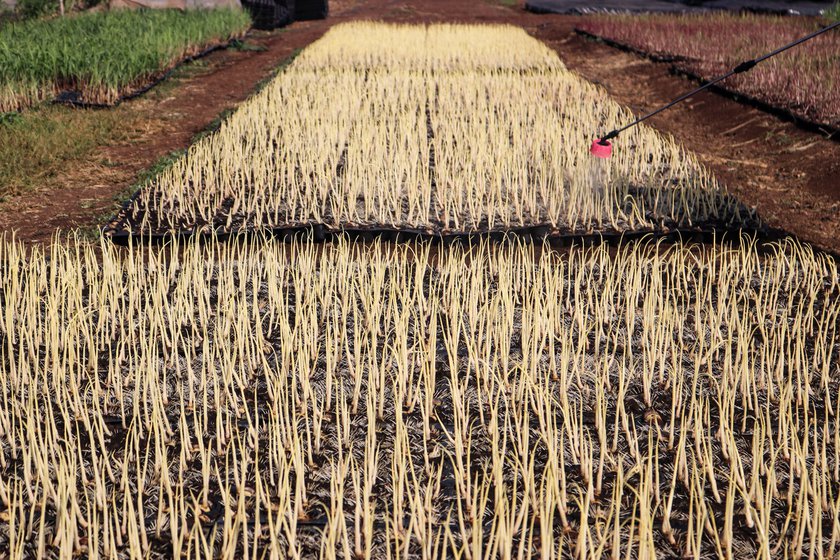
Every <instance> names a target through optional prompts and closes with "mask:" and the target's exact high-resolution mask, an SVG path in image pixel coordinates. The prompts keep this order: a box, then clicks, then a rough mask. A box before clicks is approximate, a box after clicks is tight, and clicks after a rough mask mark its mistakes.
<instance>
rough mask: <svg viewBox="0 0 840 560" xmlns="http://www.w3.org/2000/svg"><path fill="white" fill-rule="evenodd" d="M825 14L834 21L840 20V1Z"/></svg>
mask: <svg viewBox="0 0 840 560" xmlns="http://www.w3.org/2000/svg"><path fill="white" fill-rule="evenodd" d="M825 15H826V16H827V17H828V18H829V19H832V20H834V21H840V2H836V3H835V4H834V5H833V6H832V7H830V8H829V9H828V11H826V13H825Z"/></svg>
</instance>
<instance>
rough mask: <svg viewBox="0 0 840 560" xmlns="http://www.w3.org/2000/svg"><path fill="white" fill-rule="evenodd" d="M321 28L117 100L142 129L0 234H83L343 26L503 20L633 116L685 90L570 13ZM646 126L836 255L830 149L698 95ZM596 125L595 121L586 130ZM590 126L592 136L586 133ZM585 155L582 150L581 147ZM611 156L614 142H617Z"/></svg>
mask: <svg viewBox="0 0 840 560" xmlns="http://www.w3.org/2000/svg"><path fill="white" fill-rule="evenodd" d="M331 8H332V15H331V17H330V18H329V19H328V20H326V21H315V22H302V23H295V24H293V25H292V26H290V27H288V28H287V29H285V30H283V31H282V32H279V33H274V34H271V35H268V36H261V37H258V38H256V39H251V41H252V42H256V43H259V44H262V45H263V46H265V47H266V50H265V51H262V52H239V51H221V52H217V53H214V54H212V55H210V56H209V57H207V58H206V59H205V61H204V62H205V64H206V66H207V71H202V72H199V73H197V74H196V75H195V76H192V77H187V78H184V79H181V80H178V82H177V83H175V84H174V85H172V84H170V85H168V86H164V88H165V89H164V90H163V94H162V95H161V94H160V93H158V94H156V95H147V96H144V97H142V98H140V99H137V100H134V101H131V102H129V103H128V104H127V106H128V110H130V111H131V113H132V116H133V117H137V118H138V120H139V122H142V123H143V124H144V126H143V127H142V130H141V131H140V132H139V133H138V134H135V135H133V138H132V141H131V142H130V143H124V144H120V145H114V146H109V147H106V148H104V149H103V150H101V152H100V153H98V154H97V157H96V158H92V159H91V161H87V162H76V163H74V164H72V165H70V166H68V168H67V169H66V170H65V172H64V173H63V174H61V175H60V176H59V177H58V178H56V179H55V180H54V181H50V182H49V184H47V185H44V187H43V188H41V189H37V190H35V191H32V192H29V193H26V194H24V195H21V196H19V197H17V198H13V199H11V200H9V201H7V202H5V203H3V204H2V205H0V229H2V230H13V229H14V230H17V232H18V237H19V238H21V239H23V240H26V241H36V242H37V241H49V239H50V238H51V237H52V235H53V233H54V231H55V230H57V229H62V230H68V229H72V228H91V227H93V226H96V225H98V224H100V223H102V222H103V221H104V219H105V218H106V217H107V216H108V215H109V214H110V213H111V212H112V211H113V210H114V208H115V199H117V198H118V197H119V196H120V195H121V194H123V193H125V192H126V189H127V188H128V187H130V186H131V185H132V184H134V183H136V181H137V177H138V175H139V174H140V173H141V172H142V171H143V170H144V169H147V168H149V167H150V166H151V165H153V164H154V162H156V161H157V160H158V159H159V158H161V157H162V156H165V155H166V154H167V153H170V152H172V151H174V150H177V149H180V148H183V147H185V146H187V145H188V144H189V142H190V140H191V138H192V137H193V136H194V135H195V134H196V133H198V132H200V131H201V130H203V129H204V128H206V126H207V125H208V124H209V123H210V122H212V121H213V119H214V118H216V117H217V116H218V115H219V113H221V112H222V111H223V110H225V109H229V108H232V107H234V106H236V105H237V104H238V103H240V102H241V101H242V100H244V99H245V98H246V97H247V96H248V94H249V93H250V92H251V91H253V89H254V87H255V86H256V84H257V83H258V82H259V81H260V80H262V79H263V78H265V77H266V76H268V75H269V74H270V72H271V70H272V69H273V68H274V67H276V66H277V65H279V64H280V63H281V62H282V61H283V60H284V59H286V58H287V57H289V56H290V55H291V54H292V53H293V52H294V51H295V50H296V49H300V48H303V47H305V46H306V45H308V44H309V43H311V42H312V41H314V40H316V39H317V38H318V37H320V36H321V35H322V34H323V33H324V32H325V31H326V30H327V29H328V28H329V27H330V26H331V25H334V24H335V23H338V22H342V21H347V20H352V19H376V20H384V21H399V22H415V23H417V22H434V21H453V22H509V23H512V24H515V25H520V26H522V27H524V28H525V29H526V30H528V31H529V32H530V33H531V34H532V35H534V36H535V37H537V38H538V39H540V40H543V41H545V42H546V43H547V44H549V45H550V46H551V47H553V48H555V49H556V50H557V51H558V52H559V54H560V56H561V57H562V58H563V59H564V60H565V61H566V63H567V65H568V66H569V67H570V68H571V69H573V70H575V71H577V72H579V73H580V74H581V75H582V76H584V77H585V78H587V79H589V80H592V81H594V82H597V83H600V84H601V85H602V86H604V87H605V88H606V89H607V90H608V91H609V92H610V93H611V94H612V95H613V96H614V97H615V98H616V99H617V100H618V101H619V102H621V103H624V104H626V105H628V106H630V107H631V108H633V109H634V110H637V111H641V110H644V109H647V108H651V107H653V106H655V105H656V104H658V103H660V102H663V101H666V100H668V99H670V98H671V97H674V96H675V95H676V94H677V93H681V92H682V91H684V90H685V89H687V87H688V86H689V85H690V84H689V83H688V82H687V81H686V80H684V79H681V78H679V77H675V76H672V75H671V74H670V73H669V71H668V69H667V67H666V66H664V65H657V64H655V63H651V62H648V61H646V60H644V59H641V58H638V57H635V56H633V55H629V54H626V53H623V52H620V51H617V50H614V49H611V48H610V47H606V46H604V45H600V44H597V43H592V42H589V41H587V40H585V39H583V38H581V37H579V36H577V35H576V34H575V33H574V26H575V23H576V22H577V21H579V19H578V18H576V17H572V16H558V15H544V16H540V15H535V14H530V13H528V12H525V11H523V10H522V9H521V8H517V7H508V6H505V5H503V4H502V3H500V2H497V1H494V0H409V1H398V0H372V1H368V2H363V1H362V0H333V2H331ZM653 124H654V126H656V127H657V128H659V129H660V130H662V131H665V132H667V133H671V134H673V135H674V136H675V137H676V138H677V140H679V141H681V142H683V143H684V144H685V145H686V146H687V147H688V148H690V149H692V150H694V151H695V152H696V153H698V154H699V156H700V158H701V160H702V161H703V162H705V163H706V164H707V165H708V166H709V167H710V168H711V169H712V170H713V171H714V172H715V173H716V174H717V175H718V177H720V178H721V179H722V180H723V181H724V182H725V183H726V184H727V185H728V187H729V188H730V190H731V191H733V192H734V193H736V194H737V195H738V196H739V197H741V198H742V200H743V201H744V202H746V203H747V204H750V205H753V206H757V207H758V209H759V211H760V212H761V214H762V215H763V216H764V218H765V219H766V220H768V221H769V223H770V224H771V225H773V226H776V227H782V228H784V229H787V230H788V231H791V232H792V233H794V234H796V235H798V236H799V237H801V238H802V239H804V240H807V241H811V242H813V243H815V244H817V245H819V246H821V247H825V248H828V249H832V250H835V251H838V250H840V143H838V142H833V141H827V140H823V139H821V138H820V137H819V136H816V135H814V134H811V133H807V132H803V131H800V130H799V129H797V128H796V127H795V126H794V125H792V124H788V123H784V122H781V121H779V120H778V119H776V118H775V117H772V116H769V115H767V114H765V113H762V112H760V111H758V110H755V109H750V108H747V107H745V106H743V105H741V104H739V103H736V102H734V101H731V100H727V99H724V98H722V97H719V96H716V95H714V94H702V95H700V96H698V97H697V98H695V99H692V100H691V101H690V102H688V103H686V104H684V105H683V106H682V107H679V108H676V109H674V110H672V111H669V112H666V113H664V114H662V115H661V116H659V117H657V118H656V119H655V120H654V121H653ZM593 127H594V123H593ZM596 132H597V131H596V130H593V134H595V133H596ZM583 149H586V148H585V147H584V148H583ZM619 149H620V145H619Z"/></svg>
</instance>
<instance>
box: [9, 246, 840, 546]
mask: <svg viewBox="0 0 840 560" xmlns="http://www.w3.org/2000/svg"><path fill="white" fill-rule="evenodd" d="M43 251H44V250H43V249H41V248H39V247H34V248H32V249H30V250H29V252H28V253H27V252H26V250H25V249H24V248H23V247H22V246H20V245H17V244H15V243H12V242H9V241H5V242H3V243H0V310H2V311H0V364H1V365H2V367H0V550H2V551H7V554H6V555H5V557H7V558H14V559H17V558H71V557H74V556H76V555H86V556H87V557H89V558H101V557H107V558H171V557H175V558H181V557H185V558H210V557H214V558H263V557H266V558H345V559H349V558H353V559H355V560H360V559H363V558H376V559H378V558H422V559H428V558H464V559H469V560H480V559H490V558H545V559H555V558H590V557H591V558H602V557H610V558H653V557H663V558H664V557H675V556H682V557H691V558H733V557H743V558H763V559H770V558H803V557H809V558H829V557H832V556H833V555H836V554H837V553H838V550H840V422H838V412H840V409H838V407H840V402H838V389H840V386H838V385H839V384H840V383H838V382H839V381H840V371H838V367H840V366H838V364H840V348H838V327H840V318H839V316H840V275H838V270H837V264H836V262H835V261H834V260H833V259H832V258H831V257H827V256H824V255H821V254H815V253H814V252H813V251H812V250H810V249H809V248H807V247H803V246H800V245H797V244H795V243H794V242H790V241H787V242H782V243H778V244H771V245H761V246H758V245H756V244H755V243H754V242H751V241H749V240H746V239H745V240H742V246H741V247H734V246H733V247H728V246H726V245H715V246H697V245H675V246H670V247H661V246H658V245H656V244H654V243H647V244H635V245H624V246H622V247H620V248H618V249H616V250H609V249H607V248H604V247H601V248H596V249H571V250H569V251H566V252H564V253H558V252H556V251H553V250H551V249H550V248H549V247H540V246H538V245H536V246H535V245H525V244H519V243H517V242H514V241H511V242H509V243H507V244H500V245H493V244H489V243H486V242H485V243H481V244H476V245H469V246H467V245H465V246H460V245H456V246H451V247H447V248H445V249H440V247H439V246H435V245H430V244H423V243H416V244H405V245H400V246H389V245H385V244H371V245H353V244H349V243H346V242H339V243H336V244H326V245H323V244H321V245H319V244H310V243H305V242H299V243H294V244H281V243H277V242H274V241H270V240H269V241H265V240H261V241H253V242H246V241H241V240H240V241H239V242H236V243H231V244H220V243H216V242H213V241H212V240H211V241H208V242H207V243H206V244H199V243H197V242H190V243H188V244H182V245H180V246H178V245H168V246H165V247H164V248H162V249H160V250H157V249H149V248H145V249H144V248H136V247H134V248H129V249H128V250H125V251H121V250H120V249H119V248H116V247H114V246H113V245H111V244H109V243H103V244H102V245H101V246H98V247H97V246H91V245H88V244H84V243H80V242H70V243H55V244H54V245H52V246H51V247H50V248H49V249H48V250H46V252H43Z"/></svg>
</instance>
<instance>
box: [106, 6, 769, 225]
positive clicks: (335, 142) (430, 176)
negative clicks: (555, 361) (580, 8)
mask: <svg viewBox="0 0 840 560" xmlns="http://www.w3.org/2000/svg"><path fill="white" fill-rule="evenodd" d="M500 44H505V45H508V48H507V49H506V50H500V47H499V45H500ZM630 117H631V115H630V113H629V112H628V111H626V110H625V109H623V108H622V107H620V106H618V105H617V104H615V103H614V102H612V101H611V100H610V99H609V97H608V96H607V95H606V94H605V92H603V90H600V89H598V88H596V87H595V86H593V85H591V84H589V83H587V82H585V81H583V80H581V79H580V78H578V77H577V76H576V75H574V74H572V73H570V72H569V71H567V70H566V68H565V67H564V66H563V64H562V63H561V62H560V60H559V59H558V58H557V56H556V54H555V53H554V52H553V51H551V50H550V49H548V48H547V47H546V46H545V45H543V44H541V43H539V42H538V41H536V40H535V39H533V38H531V37H529V36H528V35H527V34H526V33H525V32H524V31H522V30H521V29H517V28H513V27H509V26H452V25H432V26H428V27H426V26H405V25H403V26H398V25H385V24H374V23H353V24H342V25H339V26H336V27H334V28H332V29H331V30H330V31H329V32H328V33H327V34H326V35H325V36H324V37H323V38H322V39H320V40H319V41H317V42H316V43H314V44H313V45H311V46H310V47H309V48H307V49H305V50H304V51H303V52H302V53H301V54H300V55H299V56H298V57H297V58H296V59H295V61H294V62H293V63H292V64H291V65H289V67H288V68H287V69H286V70H285V71H284V72H282V73H281V74H279V75H278V76H277V77H276V78H275V79H274V80H273V81H272V82H271V83H270V84H268V86H266V87H265V88H264V89H263V90H261V91H260V92H259V93H258V94H256V95H255V96H254V97H252V98H251V99H249V100H248V101H247V102H246V103H244V104H243V105H242V106H240V107H239V109H237V111H235V112H234V113H233V114H232V115H231V116H230V117H229V118H228V119H226V121H225V122H224V123H222V125H221V127H220V129H219V131H218V132H217V133H215V134H213V135H210V136H208V137H206V138H204V139H202V140H201V141H199V142H198V143H196V144H195V145H193V146H192V147H191V148H190V149H189V151H188V153H187V154H186V155H184V156H183V157H182V158H180V159H179V160H177V161H176V162H175V163H174V164H173V165H172V166H171V167H170V168H168V169H167V170H165V171H164V172H163V173H161V174H160V175H159V176H158V177H156V178H155V179H154V180H152V181H151V182H150V183H149V184H148V185H146V186H145V187H143V188H142V189H140V190H139V191H138V193H137V194H136V195H135V197H134V198H133V199H132V200H130V201H129V203H128V204H127V205H126V206H125V207H124V208H123V210H122V211H121V212H120V213H119V214H118V215H117V216H116V217H115V218H114V220H112V221H111V223H109V225H108V226H107V227H106V228H105V233H106V235H116V236H125V235H127V234H130V235H134V236H162V235H169V234H173V233H175V234H182V233H183V234H188V235H189V234H191V233H193V232H213V233H214V234H217V235H218V234H231V233H237V232H243V231H246V232H247V231H263V230H273V231H283V230H296V229H300V228H310V227H314V228H317V229H319V230H323V231H325V232H333V233H334V232H340V231H347V230H354V229H358V230H369V231H373V232H385V231H391V230H400V231H406V232H423V233H424V234H428V235H435V236H464V235H473V234H480V233H488V232H490V233H493V232H505V231H511V230H535V231H542V232H543V233H542V235H550V236H563V235H569V236H579V235H588V234H593V233H594V234H597V233H604V234H606V235H613V234H621V233H629V232H634V231H635V232H648V231H657V232H662V233H667V232H670V231H676V230H691V229H701V230H720V229H732V228H735V229H737V228H741V227H743V228H753V229H758V228H760V221H759V220H758V218H757V217H756V216H755V215H754V212H752V211H751V210H750V209H747V208H744V207H743V206H741V205H740V204H738V202H737V201H736V200H735V199H734V198H733V197H731V196H730V195H728V194H727V193H726V192H725V190H723V189H722V188H721V187H720V186H719V185H718V184H717V182H716V181H715V179H714V178H713V177H712V176H711V175H710V174H709V173H708V171H707V170H706V169H705V168H704V167H703V166H702V165H700V164H699V163H698V162H697V160H696V158H695V157H694V156H693V155H692V154H690V153H687V152H685V151H684V150H683V149H682V148H681V147H679V146H678V145H676V144H675V143H674V141H673V140H672V139H671V138H667V137H663V136H661V135H660V134H658V133H656V132H655V131H654V130H652V129H650V128H647V127H644V126H640V127H637V128H635V129H633V130H632V131H628V132H627V133H626V135H625V136H624V137H623V138H622V144H621V146H620V147H619V148H617V150H616V154H615V155H614V156H613V158H611V159H610V160H599V159H596V158H592V157H591V156H590V155H589V152H588V146H589V144H590V143H591V141H592V135H594V134H596V133H597V131H598V130H608V129H610V128H615V127H616V126H617V125H618V124H619V123H621V122H626V121H627V120H628V119H630ZM467 139H469V140H467Z"/></svg>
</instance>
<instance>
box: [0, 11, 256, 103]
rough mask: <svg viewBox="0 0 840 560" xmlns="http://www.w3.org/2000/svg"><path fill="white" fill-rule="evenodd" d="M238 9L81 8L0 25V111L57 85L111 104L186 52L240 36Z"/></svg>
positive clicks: (242, 17) (246, 22) (50, 92)
mask: <svg viewBox="0 0 840 560" xmlns="http://www.w3.org/2000/svg"><path fill="white" fill-rule="evenodd" d="M249 26H250V19H249V16H248V15H247V13H245V12H244V11H242V10H239V9H235V10H234V9H217V10H189V11H186V12H183V11H180V10H138V11H128V10H126V11H119V12H98V13H85V14H80V15H75V16H69V17H65V18H54V19H49V20H37V21H27V22H23V23H11V24H7V25H4V26H2V27H1V28H0V111H12V110H19V109H22V108H26V107H29V106H31V105H33V104H35V103H38V102H40V101H43V100H46V99H50V98H52V97H53V96H54V95H55V94H56V93H57V92H59V91H62V90H74V91H79V92H80V93H81V94H82V99H83V100H84V101H87V102H90V103H104V104H110V103H114V102H115V101H116V100H118V99H119V97H120V96H121V95H123V94H124V93H126V92H127V91H130V90H132V89H134V88H136V87H138V86H141V85H143V84H144V83H146V82H148V81H149V80H150V79H152V78H153V77H154V76H156V75H159V74H160V73H161V72H163V71H165V70H166V69H168V68H170V67H171V66H172V65H173V64H175V63H177V62H178V61H179V60H181V59H183V58H184V57H186V56H190V55H193V54H197V53H198V52H200V51H202V50H204V49H206V48H207V47H209V46H212V45H216V44H219V43H222V42H226V41H228V40H229V39H231V38H234V37H238V36H240V35H242V34H243V33H244V32H245V31H246V30H247V29H248V27H249Z"/></svg>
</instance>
